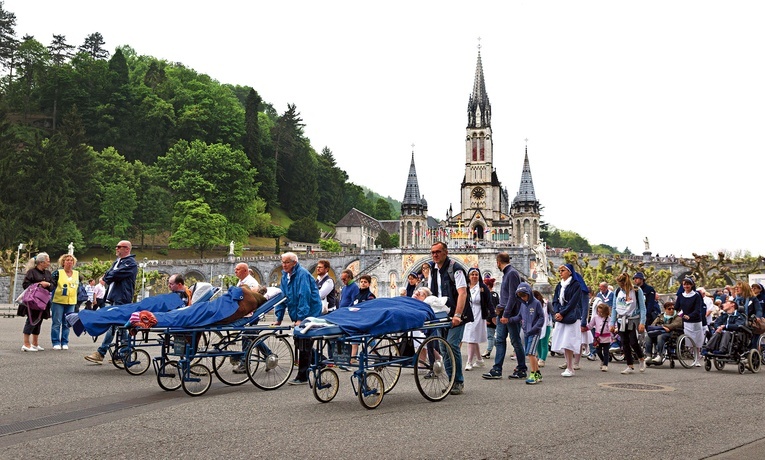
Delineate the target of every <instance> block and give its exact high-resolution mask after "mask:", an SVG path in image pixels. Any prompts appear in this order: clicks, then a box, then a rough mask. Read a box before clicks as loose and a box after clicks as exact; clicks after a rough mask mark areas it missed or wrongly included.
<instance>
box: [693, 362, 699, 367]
mask: <svg viewBox="0 0 765 460" xmlns="http://www.w3.org/2000/svg"><path fill="white" fill-rule="evenodd" d="M693 367H701V363H700V362H698V361H695V362H694V363H693Z"/></svg>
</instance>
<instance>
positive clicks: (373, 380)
mask: <svg viewBox="0 0 765 460" xmlns="http://www.w3.org/2000/svg"><path fill="white" fill-rule="evenodd" d="M360 380H361V385H359V402H360V403H361V405H362V406H364V407H366V408H367V409H374V408H376V407H377V406H379V405H380V403H381V402H382V400H383V396H385V382H384V381H383V378H382V377H380V374H378V373H377V372H367V373H366V375H362V376H361V378H360Z"/></svg>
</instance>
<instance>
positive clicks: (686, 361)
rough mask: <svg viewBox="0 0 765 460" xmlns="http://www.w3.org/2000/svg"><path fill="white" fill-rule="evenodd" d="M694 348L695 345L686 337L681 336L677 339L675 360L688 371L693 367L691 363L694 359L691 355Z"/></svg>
mask: <svg viewBox="0 0 765 460" xmlns="http://www.w3.org/2000/svg"><path fill="white" fill-rule="evenodd" d="M694 348H696V345H695V344H694V343H693V340H691V338H690V337H688V336H687V335H685V334H683V335H681V336H680V337H678V338H677V348H676V352H677V360H678V361H680V365H681V366H683V367H684V368H686V369H690V368H691V366H692V365H693V361H694V360H695V359H696V358H695V356H694V354H693V353H694Z"/></svg>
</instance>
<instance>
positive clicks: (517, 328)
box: [494, 320, 527, 372]
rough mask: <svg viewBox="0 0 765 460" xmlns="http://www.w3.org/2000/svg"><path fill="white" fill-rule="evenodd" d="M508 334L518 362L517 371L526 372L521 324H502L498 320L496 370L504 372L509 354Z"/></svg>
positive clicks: (495, 342) (495, 339)
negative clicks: (506, 357) (503, 367)
mask: <svg viewBox="0 0 765 460" xmlns="http://www.w3.org/2000/svg"><path fill="white" fill-rule="evenodd" d="M508 334H509V335H510V343H511V344H512V345H513V350H515V359H516V360H517V361H518V366H516V369H518V370H519V371H524V372H526V370H527V369H526V357H525V356H524V354H525V353H524V350H523V342H521V325H520V323H509V324H502V322H501V321H499V320H497V332H496V333H495V336H494V347H495V348H496V349H497V355H496V356H495V357H494V369H496V370H498V371H500V372H502V365H503V364H504V363H505V354H506V353H507V336H508Z"/></svg>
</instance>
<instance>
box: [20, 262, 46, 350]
mask: <svg viewBox="0 0 765 460" xmlns="http://www.w3.org/2000/svg"><path fill="white" fill-rule="evenodd" d="M49 266H50V257H49V256H48V254H47V253H45V252H41V253H39V254H37V256H35V257H33V258H31V259H29V261H28V262H27V266H26V268H27V274H26V276H24V282H23V284H22V285H21V286H22V287H23V288H24V289H26V288H28V287H29V286H31V285H33V284H39V285H40V286H41V287H43V288H45V289H47V290H49V291H50V290H52V289H53V278H52V277H51V274H50V271H48V267H49ZM16 314H17V315H18V316H26V317H27V320H26V321H25V322H24V331H23V334H24V345H22V346H21V351H43V350H45V349H44V348H43V347H41V346H40V345H39V344H38V339H39V337H40V328H41V327H42V320H44V319H47V318H50V302H48V307H47V308H46V309H45V310H43V311H41V312H39V313H38V315H39V316H37V317H36V318H33V317H32V316H33V314H32V310H31V309H29V308H27V306H26V305H23V304H19V309H18V311H17V313H16Z"/></svg>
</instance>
